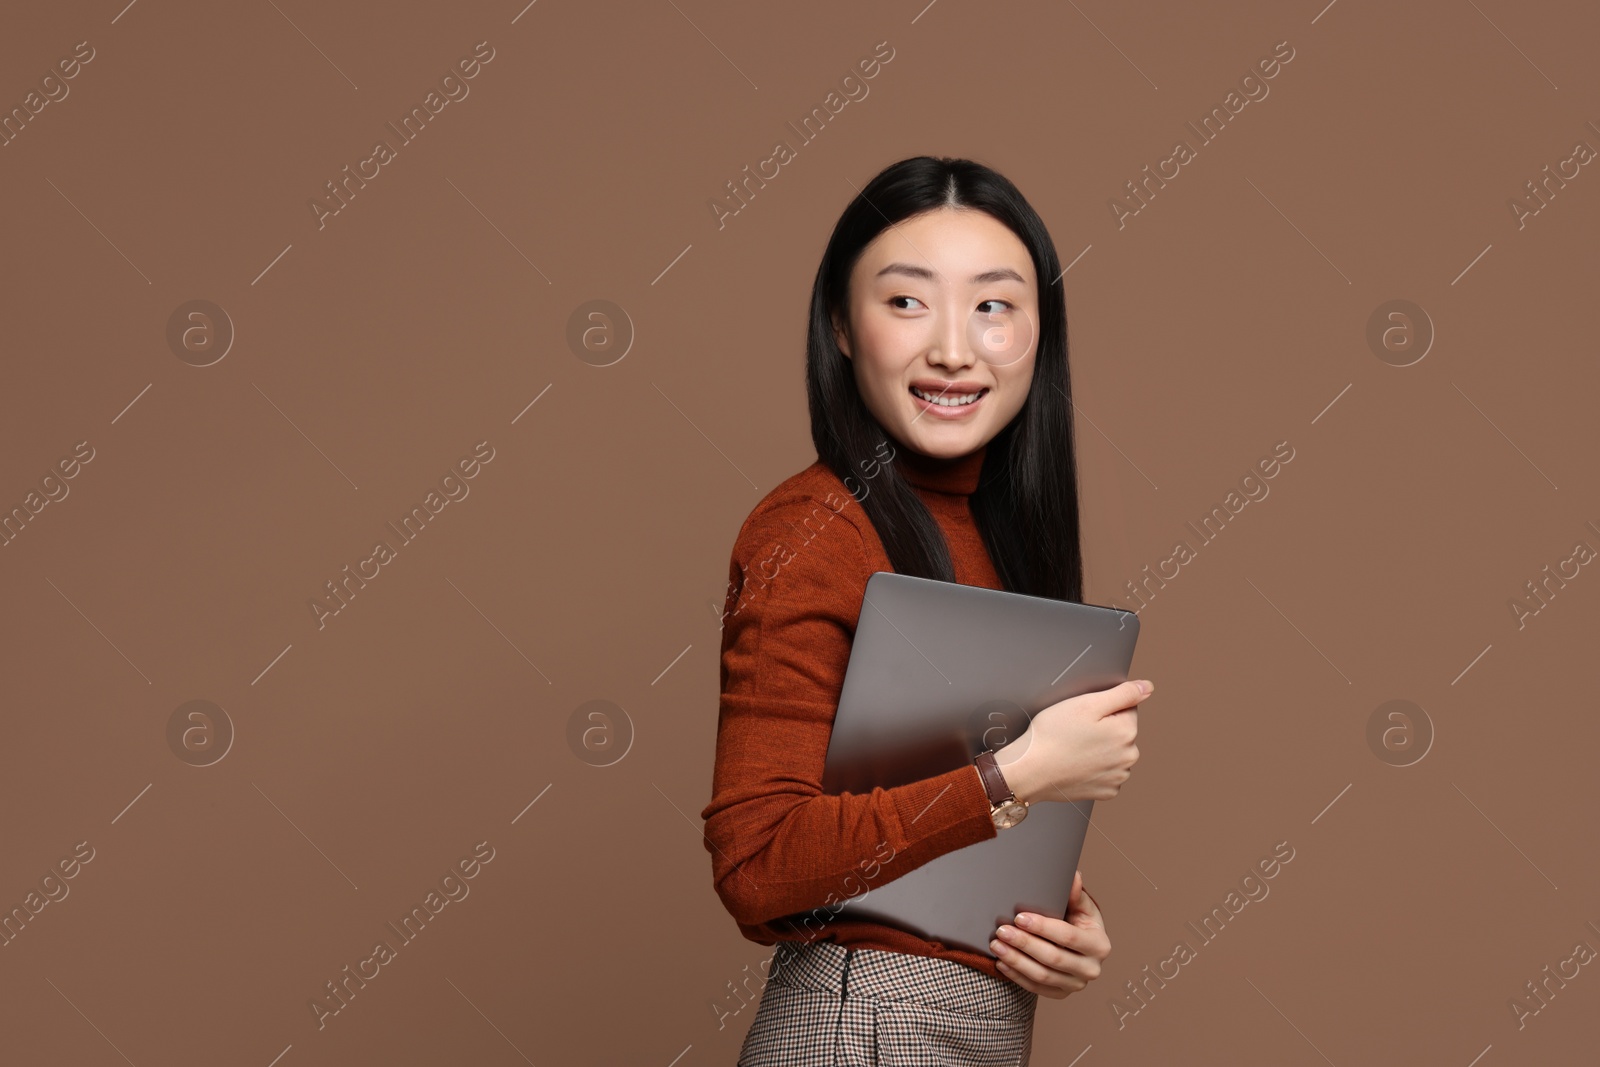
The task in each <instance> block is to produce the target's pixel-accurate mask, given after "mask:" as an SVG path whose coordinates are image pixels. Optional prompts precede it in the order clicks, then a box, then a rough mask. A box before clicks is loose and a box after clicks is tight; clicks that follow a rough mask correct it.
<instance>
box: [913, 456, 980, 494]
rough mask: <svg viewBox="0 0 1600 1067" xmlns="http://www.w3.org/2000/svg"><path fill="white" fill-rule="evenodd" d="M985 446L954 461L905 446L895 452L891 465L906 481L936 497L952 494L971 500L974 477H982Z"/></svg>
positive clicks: (976, 478)
mask: <svg viewBox="0 0 1600 1067" xmlns="http://www.w3.org/2000/svg"><path fill="white" fill-rule="evenodd" d="M987 449H988V446H987V445H980V446H979V447H978V449H977V451H975V452H968V453H967V454H966V455H964V456H957V457H956V458H955V459H936V458H935V457H933V456H927V455H923V454H922V453H921V452H916V451H913V450H912V449H910V448H907V447H906V446H905V445H898V446H897V447H896V448H895V454H894V462H895V463H897V464H899V466H900V473H901V474H902V475H904V476H905V479H906V481H908V482H910V483H911V484H912V485H915V486H919V487H920V488H923V489H930V490H932V491H934V492H936V493H953V494H957V495H960V496H971V495H972V493H973V491H974V490H976V489H977V488H978V475H979V474H981V473H983V456H984V453H985V451H986V450H987Z"/></svg>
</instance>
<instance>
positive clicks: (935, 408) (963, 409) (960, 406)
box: [908, 385, 989, 419]
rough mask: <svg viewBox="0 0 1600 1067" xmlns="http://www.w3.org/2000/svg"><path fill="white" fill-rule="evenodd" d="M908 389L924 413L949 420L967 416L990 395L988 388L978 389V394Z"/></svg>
mask: <svg viewBox="0 0 1600 1067" xmlns="http://www.w3.org/2000/svg"><path fill="white" fill-rule="evenodd" d="M908 388H909V391H910V393H911V396H912V398H913V399H915V400H916V402H917V406H918V407H919V408H921V409H922V411H923V412H924V413H931V414H933V415H936V416H939V417H941V418H947V419H950V418H959V417H961V416H963V415H966V414H967V413H968V412H970V411H972V410H973V409H974V408H976V407H978V405H980V404H982V403H983V398H984V397H985V396H987V395H989V389H988V387H987V386H984V387H982V388H980V389H978V390H977V391H976V392H961V393H957V392H951V391H944V390H941V391H939V392H931V391H929V390H925V389H918V388H917V387H916V386H914V385H913V386H909V387H908Z"/></svg>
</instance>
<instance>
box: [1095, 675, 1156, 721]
mask: <svg viewBox="0 0 1600 1067" xmlns="http://www.w3.org/2000/svg"><path fill="white" fill-rule="evenodd" d="M1141 686H1149V687H1150V691H1153V690H1154V689H1155V685H1154V684H1152V683H1151V682H1139V681H1127V682H1123V683H1122V684H1121V685H1114V686H1112V687H1111V688H1110V689H1102V690H1100V691H1099V692H1097V693H1091V694H1089V697H1090V700H1089V702H1088V703H1089V707H1090V708H1091V709H1092V710H1093V711H1094V713H1095V715H1096V716H1097V717H1098V718H1105V717H1106V716H1108V715H1114V714H1116V713H1117V712H1119V711H1126V710H1127V709H1129V708H1132V707H1137V706H1138V704H1139V702H1140V701H1142V700H1144V698H1145V697H1146V696H1148V695H1149V692H1148V691H1146V690H1145V689H1143V688H1141Z"/></svg>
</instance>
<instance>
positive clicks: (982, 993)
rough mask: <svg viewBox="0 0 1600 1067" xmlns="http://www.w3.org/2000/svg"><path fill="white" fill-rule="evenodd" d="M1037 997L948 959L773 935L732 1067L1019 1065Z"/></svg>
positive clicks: (1028, 1044)
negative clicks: (774, 944) (774, 943)
mask: <svg viewBox="0 0 1600 1067" xmlns="http://www.w3.org/2000/svg"><path fill="white" fill-rule="evenodd" d="M1038 1002H1039V996H1038V994H1037V993H1033V992H1031V991H1029V990H1026V989H1023V988H1022V987H1021V986H1019V985H1017V984H1015V983H1013V982H1008V981H1005V980H1004V979H999V978H993V977H991V976H989V975H987V974H985V973H983V972H982V971H979V970H975V969H974V968H971V967H968V966H966V965H965V964H960V963H956V962H955V961H953V960H946V959H939V958H937V957H932V956H912V955H908V954H906V953H901V952H881V951H879V950H877V949H859V948H858V949H851V948H845V947H843V946H841V945H836V944H834V943H833V942H831V941H805V942H799V941H784V942H780V943H779V945H778V948H777V951H776V953H775V955H774V956H773V959H772V965H771V968H770V970H769V973H768V979H767V984H766V987H765V988H764V989H763V990H762V994H761V1006H760V1007H759V1008H757V1009H756V1017H755V1020H754V1021H753V1022H752V1023H751V1024H750V1032H749V1033H748V1034H746V1035H745V1039H744V1047H743V1048H742V1049H740V1052H739V1063H738V1067H777V1065H779V1064H781V1065H783V1067H1025V1065H1026V1064H1027V1063H1028V1060H1029V1056H1030V1055H1031V1054H1032V1052H1033V1016H1034V1009H1035V1008H1036V1007H1037V1006H1038Z"/></svg>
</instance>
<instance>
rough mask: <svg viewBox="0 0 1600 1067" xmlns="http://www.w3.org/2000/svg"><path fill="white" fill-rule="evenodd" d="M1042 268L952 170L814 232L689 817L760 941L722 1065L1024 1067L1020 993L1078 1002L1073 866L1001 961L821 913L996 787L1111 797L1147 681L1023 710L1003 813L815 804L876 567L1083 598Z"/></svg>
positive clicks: (967, 836) (1011, 937)
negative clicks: (738, 1033)
mask: <svg viewBox="0 0 1600 1067" xmlns="http://www.w3.org/2000/svg"><path fill="white" fill-rule="evenodd" d="M1060 274H1061V268H1060V266H1059V263H1058V262H1057V259H1056V253H1055V248H1054V245H1053V244H1052V242H1051V240H1050V236H1049V234H1048V233H1047V232H1046V230H1045V227H1044V224H1043V223H1042V222H1041V221H1040V219H1039V217H1038V215H1037V214H1036V213H1035V212H1034V210H1033V209H1032V207H1030V206H1029V204H1028V203H1027V201H1025V200H1024V199H1023V198H1022V195H1021V194H1020V193H1019V192H1018V191H1017V190H1016V188H1015V187H1014V186H1013V185H1012V184H1011V183H1010V182H1009V181H1007V180H1006V179H1005V178H1004V177H1002V176H1000V175H999V174H997V173H995V172H994V171H993V170H990V169H989V168H987V167H984V166H982V165H980V164H977V163H973V162H970V161H967V160H959V159H941V158H931V157H926V156H924V157H918V158H915V159H907V160H903V161H902V162H899V163H896V164H894V165H893V166H890V167H888V168H887V169H886V170H884V171H883V172H882V173H881V174H879V175H878V176H877V177H876V178H874V179H873V180H872V182H871V183H869V184H868V185H867V187H866V188H865V189H864V190H863V191H862V192H861V194H860V195H858V196H857V197H856V198H855V199H854V200H853V201H851V203H850V205H849V206H848V207H847V208H846V209H845V211H844V213H843V215H842V216H841V217H840V219H839V222H838V224H837V225H836V226H835V227H834V231H833V236H832V238H831V240H830V241H829V243H828V247H827V250H826V251H825V253H824V255H823V259H822V264H821V266H820V267H819V269H818V271H817V275H816V279H815V283H814V285H813V288H812V294H811V313H810V323H809V331H808V336H807V344H806V385H807V396H808V398H809V403H810V412H811V436H812V441H813V443H814V444H815V446H816V450H817V456H818V459H817V462H816V463H813V464H812V465H811V466H809V467H807V468H806V469H805V470H803V471H801V472H800V473H798V474H796V475H794V476H792V477H790V478H789V479H787V480H786V481H784V482H783V483H782V484H781V485H779V486H778V487H777V488H775V489H774V490H773V491H772V492H770V493H769V494H767V496H766V497H765V498H764V499H763V500H762V501H761V502H760V503H759V504H757V505H756V507H755V509H754V510H753V511H752V512H751V513H750V516H749V517H748V518H747V519H746V520H745V522H744V525H743V526H742V528H741V529H740V531H739V535H738V538H737V539H736V542H735V544H734V549H733V558H732V561H731V565H730V571H729V575H730V583H729V591H728V597H727V602H726V607H725V611H724V614H723V637H722V698H721V705H720V710H719V715H718V731H717V756H716V766H715V771H714V775H713V785H712V798H711V802H710V803H709V804H708V805H707V806H706V807H705V809H704V810H703V811H702V812H701V815H702V817H703V818H704V819H705V820H706V824H705V844H706V848H707V850H708V851H710V853H711V857H712V868H713V874H714V878H715V884H716V889H717V893H718V895H719V897H720V898H721V899H722V902H723V904H724V906H725V907H727V909H728V911H729V912H730V913H731V914H732V915H733V917H734V918H735V919H736V920H737V922H738V924H739V927H740V930H741V932H742V933H743V934H744V935H745V936H746V937H748V938H750V939H751V940H754V941H757V942H760V943H762V944H769V945H770V944H774V943H776V944H778V949H777V950H776V952H775V953H774V956H773V961H772V965H771V968H770V970H769V974H768V976H767V981H766V984H765V987H764V990H763V993H762V998H761V1004H760V1007H759V1009H758V1010H757V1012H756V1016H755V1019H754V1021H753V1023H752V1024H751V1028H750V1031H749V1033H748V1034H747V1036H746V1038H745V1043H744V1048H743V1050H742V1052H741V1055H740V1059H739V1063H740V1064H741V1067H758V1065H764V1064H780V1063H781V1064H785V1065H795V1064H819V1065H820V1064H835V1063H840V1064H842V1063H875V1064H880V1065H883V1067H892V1065H894V1064H912V1063H916V1064H923V1063H941V1064H943V1063H960V1064H1002V1063H1004V1064H1025V1063H1027V1062H1028V1057H1029V1054H1030V1052H1031V1049H1032V1038H1033V1017H1034V1009H1035V1007H1036V1005H1037V1001H1038V997H1039V996H1049V997H1056V998H1060V997H1065V996H1067V995H1068V994H1070V993H1074V992H1077V991H1079V990H1081V989H1083V988H1084V987H1085V985H1087V983H1088V982H1089V981H1091V980H1093V979H1094V978H1095V977H1097V976H1098V975H1099V973H1100V965H1101V962H1102V961H1103V960H1104V959H1105V958H1106V956H1107V954H1108V953H1109V952H1110V948H1111V945H1110V942H1109V941H1108V940H1107V938H1106V934H1105V929H1104V925H1103V923H1102V921H1101V916H1100V911H1099V908H1098V907H1097V906H1096V905H1095V903H1094V901H1093V899H1092V898H1090V897H1089V896H1088V894H1087V893H1085V892H1083V889H1082V877H1081V875H1079V876H1076V877H1075V878H1074V880H1073V889H1072V898H1071V903H1070V905H1069V908H1068V914H1067V917H1066V918H1065V919H1062V918H1058V917H1054V916H1048V915H1040V914H1037V913H1026V912H1025V913H1022V914H1019V915H1018V916H1017V917H1016V925H1015V926H1013V925H1012V924H1005V925H1003V926H1001V927H1000V928H999V929H998V930H997V931H996V937H995V939H994V940H993V941H992V942H991V943H990V948H991V951H993V952H994V953H995V955H996V956H998V957H999V958H998V960H996V959H994V958H992V957H990V956H986V955H983V954H980V953H974V952H970V951H967V950H965V949H960V948H954V947H949V946H946V945H944V944H942V943H939V942H935V941H927V940H924V939H922V938H920V937H918V936H916V935H914V934H912V933H910V932H908V931H905V930H901V929H898V928H894V927H890V926H887V925H883V924H879V923H875V922H870V921H865V920H862V919H858V918H856V917H854V916H853V915H852V914H848V913H847V914H843V915H840V914H838V913H839V909H840V907H842V905H843V903H844V902H845V901H847V900H849V899H850V898H851V897H854V896H856V895H858V894H860V893H862V892H866V891H867V890H869V889H871V888H873V887H875V886H878V885H882V884H884V883H885V882H887V881H890V880H892V879H894V878H896V877H899V876H900V875H903V874H905V873H907V872H909V871H911V870H914V869H915V868H917V867H919V866H921V865H922V864H924V863H927V862H928V861H930V860H933V859H935V858H937V857H939V856H942V855H944V854H946V853H948V852H951V851H953V850H955V849H958V848H962V847H965V846H967V845H970V844H974V843H976V842H978V841H982V840H985V839H988V838H992V837H994V836H996V835H997V834H998V833H1000V832H1003V828H1005V827H1007V826H1008V824H1007V823H1006V821H1005V820H1004V818H1003V817H1002V815H1001V812H1002V810H1003V806H1002V805H999V804H997V803H996V799H1003V798H1004V794H1005V792H1006V791H1007V790H1009V791H1010V793H1012V794H1013V795H1014V799H1015V800H1016V801H1020V802H1022V803H1025V804H1026V803H1040V802H1047V801H1057V802H1061V801H1069V800H1082V799H1097V800H1103V799H1110V798H1112V797H1114V796H1116V794H1117V790H1118V789H1119V787H1120V786H1121V785H1122V783H1123V782H1124V781H1126V780H1127V777H1128V775H1129V773H1130V770H1131V768H1132V766H1133V763H1134V761H1135V760H1136V759H1137V758H1138V750H1137V749H1136V748H1135V747H1134V737H1135V733H1136V725H1135V712H1134V710H1133V709H1134V708H1135V707H1136V706H1137V705H1138V703H1139V702H1140V701H1142V700H1143V699H1144V697H1145V695H1147V693H1148V689H1147V688H1144V687H1147V686H1148V683H1140V682H1128V683H1125V684H1123V685H1121V686H1117V687H1115V688H1113V689H1110V690H1106V691H1105V692H1103V693H1094V694H1088V695H1086V696H1082V697H1074V698H1072V699H1071V700H1066V701H1062V702H1060V703H1058V704H1055V705H1053V706H1051V707H1049V708H1046V709H1044V710H1043V711H1041V712H1039V713H1038V714H1037V715H1035V716H1034V717H1033V719H1032V721H1031V722H1030V723H1029V725H1028V728H1027V730H1025V731H1024V732H1023V733H1022V735H1021V736H1020V737H1019V738H1018V739H1017V741H1015V742H1013V743H1012V744H1010V745H1006V746H1005V747H1004V748H1002V749H1000V750H999V752H998V753H997V755H996V756H995V757H994V758H995V761H996V764H997V765H998V770H999V772H1000V775H1001V777H1002V778H1003V782H1004V784H1003V786H998V791H999V794H1000V797H999V798H996V797H995V794H994V793H993V792H991V791H990V790H991V789H994V788H996V787H997V785H998V783H996V782H994V781H990V782H989V783H988V787H987V788H986V784H985V778H984V774H983V773H982V772H980V770H979V769H978V767H977V765H976V764H967V765H964V766H961V767H957V768H954V769H952V770H950V771H948V772H946V773H944V774H940V775H937V776H935V777H932V778H929V779H926V780H924V781H920V782H913V783H909V784H906V785H901V786H896V787H893V788H887V789H885V788H876V789H874V790H872V792H871V793H868V794H849V793H846V794H842V795H833V796H830V795H825V794H823V793H822V791H821V778H822V768H823V763H824V760H825V757H826V755H827V747H828V736H829V731H830V729H831V725H832V720H833V714H834V712H835V711H836V710H837V707H838V698H839V691H840V688H841V686H842V684H843V680H844V671H845V666H846V664H847V663H848V661H849V657H850V644H851V640H852V637H853V635H854V632H855V625H856V621H857V618H858V617H859V614H860V610H861V603H862V593H863V591H864V589H865V586H866V581H867V578H868V577H869V576H870V575H871V574H872V573H873V572H874V571H880V570H893V571H898V572H899V573H902V574H913V575H918V576H921V577H926V578H935V579H940V580H943V581H953V582H961V583H964V584H969V585H979V586H985V587H988V588H992V589H1010V590H1013V591H1016V592H1022V593H1029V594H1032V595H1036V596H1048V597H1054V598H1057V599H1063V600H1080V599H1081V585H1082V560H1081V555H1080V551H1079V543H1078V507H1077V479H1076V473H1075V460H1074V451H1073V447H1072V405H1071V387H1070V384H1069V379H1068V374H1067V345H1066V308H1065V303H1064V300H1063V296H1062V287H1061V284H1060V280H1059V276H1060ZM994 770H995V768H987V771H988V772H989V773H990V774H991V775H992V774H993V771H994Z"/></svg>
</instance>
